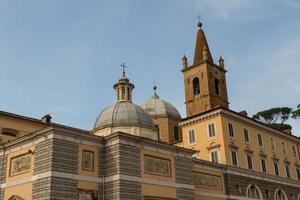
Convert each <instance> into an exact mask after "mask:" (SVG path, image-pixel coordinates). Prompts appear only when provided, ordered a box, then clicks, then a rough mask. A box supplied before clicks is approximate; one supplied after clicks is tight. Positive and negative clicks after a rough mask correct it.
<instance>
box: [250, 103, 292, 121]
mask: <svg viewBox="0 0 300 200" xmlns="http://www.w3.org/2000/svg"><path fill="white" fill-rule="evenodd" d="M292 110H293V109H292V108H289V107H278V108H271V109H268V110H263V111H260V112H258V113H256V114H255V115H253V118H254V119H256V120H258V121H261V122H263V123H265V124H275V123H279V124H284V123H285V121H287V120H288V119H289V118H290V116H291V114H292Z"/></svg>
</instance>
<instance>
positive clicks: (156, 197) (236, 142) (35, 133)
mask: <svg viewBox="0 0 300 200" xmlns="http://www.w3.org/2000/svg"><path fill="white" fill-rule="evenodd" d="M198 26H199V27H198V33H197V37H196V48H195V54H194V61H193V64H192V65H189V64H188V59H187V57H186V56H184V57H183V59H182V64H183V68H182V73H183V77H184V91H185V104H186V115H187V117H186V118H182V117H181V115H180V113H179V112H178V110H177V109H176V108H175V107H174V106H173V105H171V104H170V103H169V102H167V101H165V100H163V99H161V98H160V97H159V96H158V94H157V92H156V86H155V87H154V94H153V96H152V97H150V99H149V100H148V101H147V102H146V103H144V104H143V105H142V106H139V105H136V104H134V103H133V98H132V96H133V95H132V94H133V90H134V84H133V83H131V82H130V80H129V79H128V78H127V77H126V74H125V71H123V73H122V75H121V77H120V78H119V80H118V82H117V83H116V84H115V85H114V86H113V88H114V89H115V92H116V102H115V103H113V104H112V105H111V106H109V107H107V108H106V109H104V110H103V111H102V112H101V113H100V114H99V116H98V117H97V119H96V122H95V125H94V128H93V129H92V130H90V131H87V130H81V129H77V128H74V127H68V126H64V125H60V124H56V123H53V122H52V121H51V117H50V115H45V116H44V117H43V118H42V119H41V120H39V119H33V118H29V117H25V116H20V115H17V114H13V113H8V112H4V111H0V129H1V136H0V137H1V138H0V139H1V147H0V199H3V200H30V199H34V200H38V199H40V200H42V199H43V200H44V199H58V200H60V199H61V200H65V199H70V200H77V199H78V200H95V199H99V200H100V199H104V200H111V199H116V200H121V199H122V200H123V199H124V200H125V199H126V200H202V199H203V200H221V199H222V200H225V199H245V200H246V199H275V200H290V199H294V200H300V181H299V180H300V157H299V156H300V153H299V150H300V146H299V145H300V142H299V141H300V140H299V138H298V137H296V136H294V135H292V134H291V133H286V132H281V131H278V130H275V129H273V128H271V127H269V126H266V125H265V124H262V123H260V122H258V121H255V120H253V119H251V118H249V117H248V116H247V113H246V112H235V111H232V110H230V109H229V100H228V96H227V86H226V77H225V75H226V69H225V65H224V59H223V58H222V57H220V59H219V62H218V64H215V63H214V60H213V57H212V54H211V52H210V49H209V46H208V42H207V40H206V37H205V34H204V31H203V29H202V24H201V23H199V25H198Z"/></svg>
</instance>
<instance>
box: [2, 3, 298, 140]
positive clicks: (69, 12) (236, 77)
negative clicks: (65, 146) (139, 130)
mask: <svg viewBox="0 0 300 200" xmlns="http://www.w3.org/2000/svg"><path fill="white" fill-rule="evenodd" d="M199 15H200V16H201V21H202V23H203V29H204V31H205V33H206V37H207V40H208V43H209V46H210V50H211V53H212V56H213V58H214V60H215V61H217V60H218V58H219V56H223V58H224V60H225V67H226V69H227V70H228V73H227V77H226V78H227V88H228V95H229V101H230V109H232V110H234V111H241V110H247V112H248V113H249V115H250V116H252V115H253V114H255V113H256V112H258V111H261V110H264V109H268V108H271V107H282V106H289V107H292V108H296V106H297V105H298V104H300V73H299V72H300V1H298V0H151V1H148V0H88V1H82V0H81V1H79V0H43V1H40V0H28V1H21V0H11V1H0V91H1V93H0V110H3V111H8V112H13V113H17V114H20V115H25V116H29V117H34V118H41V117H42V116H43V115H45V114H47V113H50V114H51V116H52V117H53V122H55V123H61V124H65V125H69V126H74V127H77V128H82V129H87V130H91V129H92V128H93V125H94V122H95V119H96V117H97V116H98V114H99V113H100V112H101V111H102V110H103V109H104V108H105V107H107V106H109V105H111V104H113V103H114V102H115V98H116V97H115V92H114V90H113V88H112V85H113V84H114V83H116V81H117V80H118V78H119V77H120V75H121V67H120V64H121V63H123V62H125V63H126V65H127V66H128V68H127V76H128V77H129V78H130V80H131V82H133V83H134V84H135V89H134V103H136V104H139V105H140V104H143V103H144V102H146V101H147V100H148V99H149V98H150V97H151V96H152V92H153V91H152V87H153V81H155V82H156V84H157V87H158V95H159V96H160V97H161V98H162V99H164V100H167V101H169V102H171V103H172V104H173V105H174V106H176V107H177V108H178V110H179V111H180V112H181V114H182V116H183V117H185V105H184V88H183V75H182V72H181V71H180V70H181V69H182V65H181V58H182V56H183V55H184V54H186V55H187V57H188V59H189V60H190V63H191V62H192V60H193V54H194V48H195V39H196V32H197V23H198V16H199ZM289 123H290V124H292V125H293V132H294V134H295V135H300V120H290V121H289Z"/></svg>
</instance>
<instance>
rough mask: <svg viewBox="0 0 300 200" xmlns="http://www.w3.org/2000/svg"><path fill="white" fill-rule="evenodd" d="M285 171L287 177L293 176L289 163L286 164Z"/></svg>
mask: <svg viewBox="0 0 300 200" xmlns="http://www.w3.org/2000/svg"><path fill="white" fill-rule="evenodd" d="M285 173H286V177H288V178H291V173H290V166H289V165H288V164H286V165H285Z"/></svg>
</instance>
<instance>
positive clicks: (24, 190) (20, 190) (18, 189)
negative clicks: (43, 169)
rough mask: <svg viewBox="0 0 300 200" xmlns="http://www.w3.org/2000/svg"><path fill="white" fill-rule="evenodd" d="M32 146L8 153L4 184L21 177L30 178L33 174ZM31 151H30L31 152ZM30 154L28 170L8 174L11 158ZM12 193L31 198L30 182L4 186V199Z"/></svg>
mask: <svg viewBox="0 0 300 200" xmlns="http://www.w3.org/2000/svg"><path fill="white" fill-rule="evenodd" d="M34 149H35V148H34V146H32V147H28V148H24V149H21V150H18V151H15V152H11V153H9V154H8V157H7V159H8V162H7V172H6V184H9V183H12V182H14V181H16V180H22V179H26V178H27V179H30V178H31V177H32V176H33V173H34V171H33V170H34V154H32V153H34ZM31 152H32V153H31ZM28 153H29V154H31V155H32V157H31V165H30V170H29V171H28V172H24V173H21V174H18V175H14V176H11V175H10V167H11V166H10V165H11V162H10V161H11V159H12V158H14V157H16V156H20V155H25V154H28ZM12 195H18V196H20V197H22V198H24V199H26V200H27V199H31V198H32V183H26V184H20V185H16V186H10V187H6V188H5V191H4V199H9V198H10V197H11V196H12Z"/></svg>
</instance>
